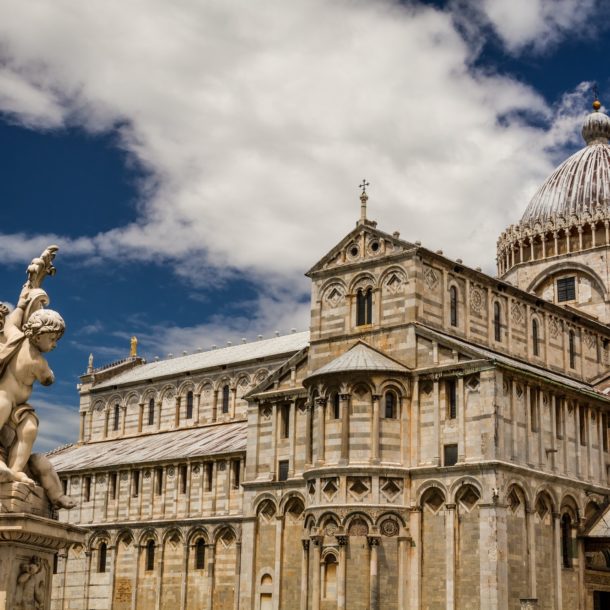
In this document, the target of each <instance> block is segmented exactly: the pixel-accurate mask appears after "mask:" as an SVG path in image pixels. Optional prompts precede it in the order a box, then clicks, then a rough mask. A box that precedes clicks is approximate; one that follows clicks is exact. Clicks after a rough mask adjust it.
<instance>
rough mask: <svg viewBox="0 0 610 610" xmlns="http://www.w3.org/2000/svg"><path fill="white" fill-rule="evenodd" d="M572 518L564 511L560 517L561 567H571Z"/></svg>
mask: <svg viewBox="0 0 610 610" xmlns="http://www.w3.org/2000/svg"><path fill="white" fill-rule="evenodd" d="M571 526H572V519H570V515H568V514H567V513H565V514H564V515H563V517H561V557H562V559H563V567H564V568H571V567H572V553H571V550H572V548H571V547H572V532H571V530H572V527H571Z"/></svg>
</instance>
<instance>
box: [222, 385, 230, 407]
mask: <svg viewBox="0 0 610 610" xmlns="http://www.w3.org/2000/svg"><path fill="white" fill-rule="evenodd" d="M229 392H230V388H229V386H228V385H225V386H223V388H222V412H223V413H228V412H229Z"/></svg>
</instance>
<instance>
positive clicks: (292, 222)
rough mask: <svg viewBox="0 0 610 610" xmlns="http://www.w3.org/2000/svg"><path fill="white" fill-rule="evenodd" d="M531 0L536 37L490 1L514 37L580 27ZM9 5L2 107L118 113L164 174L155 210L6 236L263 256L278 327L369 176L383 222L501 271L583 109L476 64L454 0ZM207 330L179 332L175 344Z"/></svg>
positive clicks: (95, 250) (111, 120)
mask: <svg viewBox="0 0 610 610" xmlns="http://www.w3.org/2000/svg"><path fill="white" fill-rule="evenodd" d="M526 4H528V5H529V4H531V5H536V7H537V8H536V11H537V12H535V15H537V17H536V21H535V23H534V25H532V28H530V29H527V28H526V34H524V35H523V36H522V38H521V39H519V38H518V34H517V33H518V32H521V31H523V30H522V29H520V26H519V24H518V23H517V16H515V15H512V14H511V15H509V16H508V17H507V16H506V15H505V14H504V13H505V12H506V8H505V7H506V5H505V3H504V2H495V3H494V2H487V3H486V4H485V5H484V7H485V13H484V14H485V15H487V18H488V19H489V20H491V22H492V23H493V24H495V27H496V29H497V31H498V32H499V34H500V35H501V36H502V37H503V39H504V40H505V41H506V44H507V45H509V46H511V48H520V45H521V46H523V45H524V44H529V43H528V41H530V42H531V41H532V40H534V37H535V36H534V34H535V32H537V34H536V35H540V32H542V33H543V35H544V32H545V31H546V30H549V31H551V30H553V28H554V27H555V25H556V26H557V27H565V28H567V27H568V25H569V19H568V13H570V11H569V7H568V6H567V5H568V4H569V3H568V2H567V1H566V2H559V3H558V4H559V5H560V6H559V7H558V11H556V13H553V15H550V10H549V6H550V4H551V3H550V2H546V1H544V0H539V1H537V2H533V1H532V2H529V0H528V2H527V3H526V2H525V0H523V2H517V3H516V4H515V2H514V1H512V2H511V6H515V5H516V6H517V8H519V10H518V11H517V12H518V13H519V15H520V16H521V17H520V18H521V19H523V20H525V21H526V22H527V23H528V24H529V22H530V20H531V16H528V14H526V13H527V11H530V12H531V11H532V10H534V9H532V8H531V7H530V8H527V7H526ZM553 4H557V3H553ZM579 4H581V5H582V6H583V7H584V8H585V9H587V6H588V4H589V3H587V2H586V1H585V0H583V1H582V2H580V3H579ZM524 7H525V8H524ZM0 11H1V14H2V19H0V40H1V44H0V65H1V66H2V72H0V112H2V113H4V115H5V116H7V117H8V118H9V119H10V120H11V121H16V122H19V123H22V124H23V125H25V126H28V127H31V128H38V129H54V128H57V127H58V126H66V125H69V126H78V127H82V128H83V129H85V130H88V131H90V132H92V133H97V132H104V131H112V132H114V133H115V134H116V135H117V140H118V142H119V145H120V146H121V147H122V148H123V149H124V150H125V151H127V153H128V154H129V156H130V159H131V160H132V161H133V162H136V163H137V164H139V166H140V167H142V168H143V169H144V170H145V173H146V176H147V178H146V179H145V180H143V181H142V182H141V184H140V188H141V203H140V205H139V208H138V213H139V217H138V219H137V221H136V222H134V223H132V224H128V225H126V226H116V227H115V228H113V229H112V230H110V231H107V232H105V233H103V234H99V235H81V236H79V235H69V236H62V235H47V236H41V235H4V236H1V237H2V239H1V240H0V255H1V256H3V257H4V259H5V260H27V259H29V258H30V257H31V256H32V255H34V254H37V253H39V252H40V251H41V246H42V247H44V246H46V245H47V244H48V243H51V242H59V244H60V246H62V255H64V256H65V255H68V254H70V253H72V254H76V255H78V256H90V257H94V258H98V259H99V258H102V259H113V258H120V259H121V260H129V259H130V258H131V259H133V260H137V259H147V260H148V259H156V260H159V261H170V262H173V263H174V264H175V267H176V269H177V271H178V272H179V273H181V274H183V275H184V276H185V277H188V278H189V279H190V280H191V281H193V282H194V283H197V282H200V283H201V282H204V278H203V277H202V276H204V275H205V276H209V275H210V274H212V273H215V274H218V270H223V271H222V273H225V274H226V273H229V274H231V273H235V274H238V275H239V274H249V275H251V276H252V277H254V278H260V279H261V280H262V281H261V286H262V287H261V296H260V299H259V301H258V302H256V303H254V304H253V311H254V315H253V316H250V318H252V317H253V318H254V321H256V322H258V323H260V324H261V326H262V327H263V330H264V329H265V328H267V326H268V324H267V323H268V322H269V321H268V320H266V319H265V317H264V316H265V313H264V312H263V310H262V307H263V306H266V305H268V303H266V302H265V299H270V300H271V302H272V303H273V304H274V306H275V304H277V303H280V304H281V306H282V307H283V309H282V312H284V313H290V314H291V315H292V314H294V315H302V311H301V309H300V308H301V305H300V296H299V295H303V293H304V292H305V290H306V284H305V283H302V282H300V280H296V281H294V283H293V284H292V287H293V288H294V289H295V290H294V293H295V294H294V295H293V296H292V298H288V297H282V298H281V299H279V300H277V299H274V297H273V294H272V292H273V290H274V289H273V288H270V286H272V285H278V283H281V280H282V278H284V280H285V281H286V282H288V280H286V278H294V277H299V278H300V277H302V276H301V274H302V272H303V271H305V270H306V269H307V268H308V267H309V266H310V265H312V264H313V263H314V262H315V261H316V260H317V259H318V258H319V257H320V256H321V255H322V254H323V253H324V252H326V251H327V250H329V249H330V248H331V247H332V245H333V244H334V243H336V242H337V241H338V239H340V238H341V237H342V236H343V235H344V234H345V233H346V232H347V231H349V230H350V229H351V228H352V227H353V226H354V222H355V220H356V219H357V217H358V214H359V201H358V191H357V188H356V185H357V184H358V183H359V181H360V180H361V178H362V177H363V176H366V177H367V178H368V179H369V180H370V182H371V187H370V201H369V216H370V217H371V218H376V219H378V220H379V221H380V225H379V226H380V228H382V229H384V230H387V231H389V232H391V231H394V230H400V231H401V233H402V235H403V237H405V238H407V239H410V240H416V239H420V240H422V242H423V243H424V244H425V245H428V246H429V247H431V248H440V247H442V248H444V250H445V252H447V253H448V254H450V255H452V256H461V257H462V258H464V260H465V261H466V262H467V263H470V264H472V265H473V266H474V265H478V264H480V265H482V266H483V267H484V268H485V269H486V270H488V271H492V270H493V259H494V255H495V239H496V236H497V235H498V234H499V233H500V232H501V231H502V230H503V229H504V228H505V226H506V225H507V224H509V223H511V222H514V221H515V220H517V219H518V218H519V216H520V214H521V212H522V210H523V209H524V208H525V206H526V204H527V201H528V197H529V196H530V194H532V193H533V191H534V190H535V187H536V186H537V184H538V183H539V182H540V181H541V180H542V179H543V178H544V176H545V175H546V174H548V173H549V172H550V171H551V169H552V167H553V164H554V162H555V157H554V155H555V154H556V151H557V148H558V147H559V148H560V147H561V146H562V145H565V144H566V143H571V142H570V139H571V138H572V136H573V130H572V126H573V125H572V124H573V123H574V120H573V119H574V117H576V116H577V115H579V114H580V113H581V109H580V108H579V107H578V104H574V105H573V106H572V107H568V106H565V107H562V110H561V113H559V114H558V115H557V116H555V115H554V114H553V112H552V110H549V109H547V108H546V106H545V105H544V103H543V101H542V100H541V99H540V97H539V95H538V94H537V93H536V92H535V91H534V90H532V89H531V88H529V87H527V86H525V85H524V84H522V83H519V82H518V81H516V80H515V79H512V78H510V77H507V76H502V75H499V74H494V73H489V72H486V73H482V72H480V71H477V70H475V69H474V68H473V67H472V59H473V47H472V46H471V45H469V43H468V42H466V41H465V39H464V38H463V37H462V35H461V34H460V32H459V31H458V28H456V25H455V23H454V21H453V18H452V14H451V12H450V11H441V10H437V9H434V8H430V7H423V6H420V5H417V4H414V3H410V4H399V3H397V2H391V1H390V0H376V1H374V2H373V1H372V0H371V1H365V0H359V1H357V2H353V1H351V0H350V1H348V0H339V1H337V2H333V3H328V2H323V1H322V0H295V1H293V2H279V1H277V0H261V1H260V2H257V3H254V4H253V3H250V2H244V1H234V2H222V3H217V2H212V1H210V2H200V1H199V0H184V1H183V2H180V3H167V2H162V1H161V0H146V1H144V0H134V1H133V2H130V3H127V4H126V3H124V2H119V1H118V0H108V1H106V2H104V3H95V4H91V3H86V2H76V1H74V0H57V1H56V2H54V3H52V4H50V3H48V2H44V1H42V0H30V1H28V2H21V3H14V2H10V1H9V0H0ZM586 14H587V10H584V11H582V15H583V18H584V15H586ZM540 15H542V16H540ZM511 20H512V21H511ZM578 23H580V22H578ZM553 24H555V25H553ZM528 27H529V26H528ZM545 28H546V29H545ZM548 36H550V34H548ZM576 95H579V93H578V92H577V93H576ZM583 107H584V106H583ZM532 118H534V119H536V121H535V124H536V125H537V126H533V124H532V121H531V120H530V119H532ZM555 120H561V121H563V123H561V125H562V129H563V127H564V126H566V125H567V126H568V127H569V129H568V132H565V131H563V130H560V129H557V128H555V127H554V125H560V123H557V122H554V121H555ZM570 121H571V122H570ZM570 130H572V131H570ZM227 270H228V271H227ZM269 277H273V278H274V281H273V282H269V283H266V282H265V281H264V278H269ZM295 295H296V296H295ZM295 308H296V310H298V311H299V312H301V313H297V311H296V310H295ZM282 315H283V314H282ZM246 318H247V316H245V317H242V318H240V319H241V322H242V326H241V327H240V328H239V329H237V328H235V329H233V330H235V332H237V331H239V333H241V332H245V330H247V328H248V324H249V322H245V321H244V320H245V319H246ZM235 323H236V322H234V321H232V320H228V319H227V320H223V321H221V323H218V322H212V323H211V326H205V327H202V328H200V329H199V330H200V331H201V332H203V333H204V336H205V335H206V334H207V335H209V336H214V335H215V332H216V331H215V330H214V328H215V326H214V325H215V324H216V326H217V327H218V329H220V327H221V326H223V328H222V335H223V338H224V337H226V336H227V334H228V333H230V332H231V331H232V325H233V324H235ZM274 325H275V324H271V323H270V322H269V326H270V329H271V328H273V326H274ZM293 325H294V323H290V324H287V326H293ZM192 330H193V329H186V330H184V331H180V330H175V333H177V334H174V335H172V334H171V333H170V332H169V331H167V332H165V334H164V335H163V336H164V337H165V340H164V341H165V342H164V347H165V348H166V349H171V348H172V345H173V344H174V343H178V340H180V341H182V345H184V344H185V343H186V344H188V343H189V341H190V337H191V336H192ZM219 334H220V332H219ZM178 335H180V336H178ZM218 340H220V337H219V339H218Z"/></svg>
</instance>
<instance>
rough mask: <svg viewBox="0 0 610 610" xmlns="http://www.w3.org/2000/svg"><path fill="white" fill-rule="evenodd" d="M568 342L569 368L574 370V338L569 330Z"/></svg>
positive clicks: (572, 332)
mask: <svg viewBox="0 0 610 610" xmlns="http://www.w3.org/2000/svg"><path fill="white" fill-rule="evenodd" d="M568 341H569V346H568V349H569V352H570V368H571V369H574V368H576V336H575V334H574V331H573V330H571V331H570V333H569V337H568Z"/></svg>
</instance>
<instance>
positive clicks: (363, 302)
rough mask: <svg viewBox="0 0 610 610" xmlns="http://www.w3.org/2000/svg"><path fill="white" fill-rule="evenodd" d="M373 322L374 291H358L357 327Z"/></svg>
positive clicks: (368, 289)
mask: <svg viewBox="0 0 610 610" xmlns="http://www.w3.org/2000/svg"><path fill="white" fill-rule="evenodd" d="M372 321H373V290H372V289H371V288H367V289H366V291H363V290H362V289H360V290H358V293H357V294H356V326H362V325H363V324H371V323H372Z"/></svg>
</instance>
